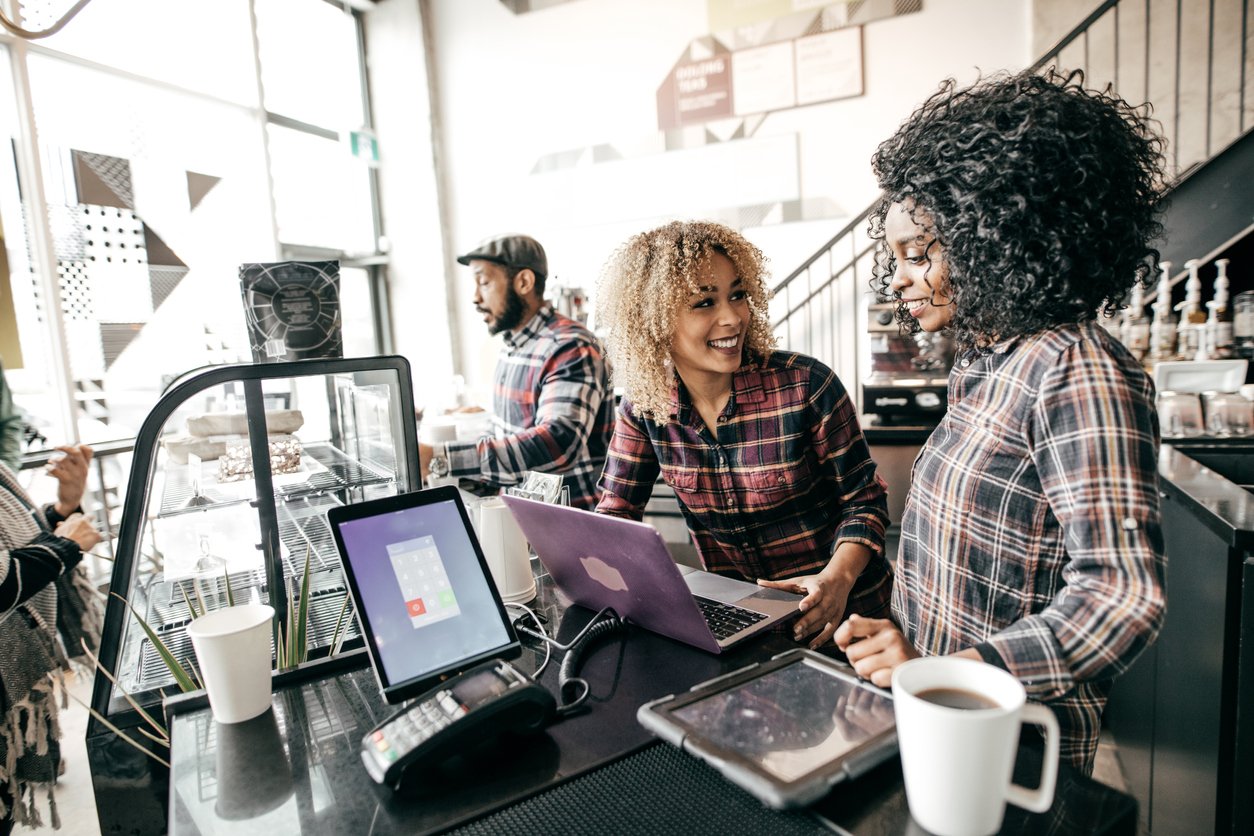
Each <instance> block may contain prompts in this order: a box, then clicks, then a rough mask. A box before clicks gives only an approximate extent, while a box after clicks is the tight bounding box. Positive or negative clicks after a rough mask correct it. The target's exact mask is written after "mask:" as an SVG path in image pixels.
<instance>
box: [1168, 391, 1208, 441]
mask: <svg viewBox="0 0 1254 836" xmlns="http://www.w3.org/2000/svg"><path fill="white" fill-rule="evenodd" d="M1158 426H1159V431H1160V432H1161V433H1162V436H1163V438H1184V437H1187V436H1195V435H1201V434H1202V433H1203V432H1204V427H1203V424H1202V403H1201V401H1200V400H1198V397H1197V393H1195V392H1169V391H1166V390H1164V391H1162V392H1159V393H1158Z"/></svg>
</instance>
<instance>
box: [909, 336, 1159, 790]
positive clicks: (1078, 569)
mask: <svg viewBox="0 0 1254 836" xmlns="http://www.w3.org/2000/svg"><path fill="white" fill-rule="evenodd" d="M1157 459H1158V423H1157V418H1156V416H1155V412H1154V390H1153V385H1152V384H1151V383H1150V381H1149V378H1148V377H1147V376H1146V374H1145V372H1144V371H1142V369H1141V368H1140V366H1138V364H1137V362H1136V360H1134V359H1133V358H1132V357H1131V355H1129V354H1128V352H1127V351H1126V350H1125V349H1124V348H1123V346H1121V345H1120V344H1118V343H1117V342H1115V341H1114V340H1113V339H1112V338H1111V337H1110V336H1109V335H1108V334H1106V333H1105V332H1104V331H1103V330H1102V329H1101V328H1100V327H1099V326H1098V325H1096V324H1094V323H1086V324H1084V325H1079V326H1065V327H1060V328H1055V329H1053V330H1050V331H1046V332H1044V333H1041V334H1037V335H1034V336H1030V337H1021V338H1018V339H1012V340H1007V341H1005V342H1003V343H1000V344H998V345H997V346H995V347H994V348H993V349H992V350H991V351H985V352H971V353H969V354H967V355H965V357H964V358H962V359H961V362H959V363H958V364H957V365H956V366H955V368H954V371H953V372H952V373H951V375H950V378H949V411H948V412H947V413H946V415H945V417H944V419H943V420H942V421H941V424H940V426H939V427H937V429H936V431H935V432H933V433H932V436H931V438H929V439H928V442H927V444H926V445H925V446H924V447H923V450H922V452H920V454H919V457H918V458H917V459H916V460H915V464H914V472H913V475H912V477H911V487H910V494H909V497H908V499H907V502H906V509H905V513H904V515H903V518H902V523H901V556H900V557H899V559H898V560H897V565H896V567H895V569H896V573H897V577H896V586H895V589H894V590H893V616H894V618H895V620H896V621H897V623H898V624H899V625H900V626H901V628H902V630H903V631H904V633H905V635H906V637H907V638H908V639H909V640H910V641H911V642H912V643H913V644H914V646H915V648H916V649H917V650H918V651H919V652H920V653H922V654H924V655H929V656H930V655H934V654H942V653H953V652H955V651H958V650H962V649H963V648H966V647H972V646H975V647H976V648H977V649H978V650H979V651H980V654H981V655H982V656H983V657H984V658H985V660H986V661H990V662H994V663H998V664H1001V665H1002V666H1003V667H1005V668H1006V669H1007V670H1009V671H1010V673H1012V674H1013V675H1014V676H1015V677H1017V678H1018V679H1019V680H1020V681H1022V682H1023V684H1024V685H1025V686H1026V688H1027V691H1028V696H1029V697H1031V698H1032V699H1035V700H1039V701H1042V702H1046V703H1047V704H1049V705H1050V706H1051V707H1052V708H1053V709H1054V713H1055V714H1056V715H1057V716H1058V721H1059V723H1060V724H1061V726H1062V757H1063V758H1064V759H1065V760H1067V761H1069V762H1071V763H1072V764H1074V765H1076V766H1078V767H1080V768H1082V769H1091V765H1092V761H1093V755H1094V753H1095V752H1096V749H1097V736H1098V732H1099V731H1100V724H1101V713H1102V709H1103V707H1104V706H1105V704H1106V697H1107V694H1108V693H1109V690H1110V685H1111V681H1112V680H1113V679H1114V678H1115V677H1116V676H1118V675H1119V674H1120V673H1122V672H1123V671H1125V670H1127V669H1128V666H1129V665H1131V664H1132V662H1133V660H1134V659H1135V658H1136V657H1137V655H1138V654H1139V653H1140V652H1141V651H1142V650H1144V649H1145V647H1146V646H1147V645H1148V644H1149V643H1150V642H1152V641H1153V640H1154V638H1155V636H1156V635H1157V633H1158V629H1159V627H1160V626H1161V624H1162V618H1163V613H1164V608H1165V593H1164V586H1163V584H1164V578H1165V572H1166V557H1165V554H1164V551H1163V538H1162V530H1161V528H1160V522H1159V508H1158V470H1157Z"/></svg>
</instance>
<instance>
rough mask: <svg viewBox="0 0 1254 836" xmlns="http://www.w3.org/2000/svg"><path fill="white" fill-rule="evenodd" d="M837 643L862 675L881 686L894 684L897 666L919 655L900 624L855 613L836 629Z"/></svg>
mask: <svg viewBox="0 0 1254 836" xmlns="http://www.w3.org/2000/svg"><path fill="white" fill-rule="evenodd" d="M836 646H837V647H839V648H840V649H841V650H842V651H843V652H844V654H845V656H846V657H848V659H849V664H850V665H852V666H853V669H854V670H855V671H857V673H858V676H860V677H862V678H863V679H869V680H871V683H872V684H874V685H878V686H879V687H881V688H887V687H889V686H890V685H891V684H892V678H893V669H894V668H896V667H897V666H898V665H900V664H901V663H902V662H904V661H906V660H907V659H914V658H916V657H917V656H918V655H919V654H918V653H917V652H916V651H915V649H914V647H913V646H912V645H911V644H910V642H908V641H906V637H905V636H903V635H902V634H901V630H899V629H898V628H897V625H896V624H894V623H893V622H891V621H889V620H888V619H887V618H863V617H862V616H860V615H851V616H849V620H848V621H846V622H845V623H844V624H842V625H840V629H839V630H837V631H836Z"/></svg>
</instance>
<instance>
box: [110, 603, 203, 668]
mask: <svg viewBox="0 0 1254 836" xmlns="http://www.w3.org/2000/svg"><path fill="white" fill-rule="evenodd" d="M109 594H110V595H112V596H113V597H115V598H117V599H118V600H119V601H121V602H122V603H123V604H125V605H126V608H127V609H128V610H130V611H131V614H132V615H134V616H135V618H136V619H137V620H138V621H139V626H140V627H142V628H144V632H145V633H146V634H147V635H148V640H149V641H151V642H152V646H153V647H154V648H156V650H157V654H158V655H159V656H160V657H161V661H162V662H165V666H166V668H168V669H169V671H170V675H171V676H173V677H174V681H175V682H176V683H178V686H179V688H181V689H182V690H184V691H195V690H197V688H196V684H195V683H194V682H192V680H191V677H190V676H188V675H187V670H186V669H185V668H184V667H183V666H182V665H181V664H179V661H178V660H177V659H175V658H174V654H173V653H171V652H170V648H168V647H166V646H165V642H163V641H161V637H160V636H158V635H157V633H156V631H154V630H153V629H152V627H150V626H148V622H147V621H145V620H144V617H143V616H142V615H140V614H139V612H138V611H137V610H136V609H135V608H134V607H132V606H131V602H130V601H128V600H126V599H125V598H123V597H122V596H121V595H118V594H117V593H116V592H111V593H109Z"/></svg>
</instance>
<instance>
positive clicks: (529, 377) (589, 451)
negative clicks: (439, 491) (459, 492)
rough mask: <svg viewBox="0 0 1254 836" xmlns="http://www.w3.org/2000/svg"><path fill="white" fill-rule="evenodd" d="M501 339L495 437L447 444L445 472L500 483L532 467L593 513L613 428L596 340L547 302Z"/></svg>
mask: <svg viewBox="0 0 1254 836" xmlns="http://www.w3.org/2000/svg"><path fill="white" fill-rule="evenodd" d="M504 338H505V344H504V345H503V346H502V347H501V355H500V358H499V359H498V361H497V365H496V389H495V390H494V392H493V396H492V406H493V413H494V414H493V419H492V423H493V425H494V428H495V431H496V433H495V436H485V437H484V438H481V439H480V440H479V441H478V442H477V443H475V442H451V443H450V444H449V445H448V456H449V466H450V473H451V474H452V475H453V476H467V475H472V474H476V475H481V476H483V477H484V478H485V479H489V480H491V481H493V482H495V483H497V484H500V485H513V484H517V483H518V482H520V481H522V476H523V474H524V473H526V472H527V471H529V470H539V471H543V472H546V473H560V474H562V475H563V477H564V481H565V484H566V486H567V487H568V488H570V504H571V505H574V506H575V507H577V508H591V507H592V506H593V505H594V504H595V499H596V497H595V494H594V493H593V490H594V488H595V486H596V480H597V477H598V476H600V475H601V466H602V464H603V463H604V462H605V450H606V446H607V445H608V444H609V437H610V433H611V432H613V429H614V393H613V392H612V391H611V390H610V383H609V372H608V371H607V369H606V365H605V357H604V355H603V354H602V352H601V345H600V343H599V342H598V341H597V338H596V337H595V336H594V335H593V333H592V332H591V331H589V330H588V329H587V328H585V327H584V326H582V325H580V324H579V323H578V322H575V321H574V320H573V319H570V318H568V317H565V316H562V315H561V314H559V313H556V312H555V311H554V310H553V308H551V307H550V306H548V305H545V306H544V307H542V308H541V309H540V310H539V312H537V313H536V315H535V316H533V317H532V318H531V319H530V320H529V321H528V322H527V323H526V324H525V325H524V326H523V327H522V328H520V329H519V330H517V331H509V332H506V333H505V334H504Z"/></svg>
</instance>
